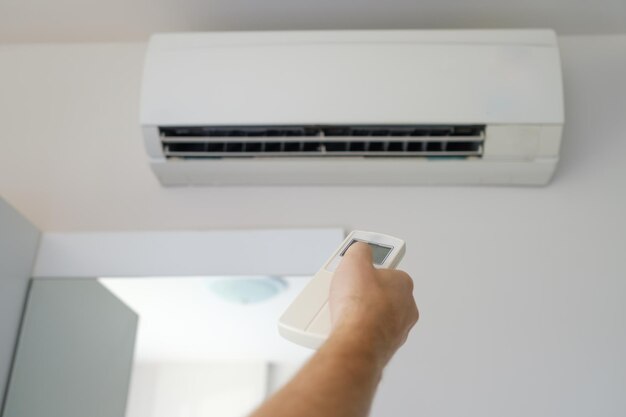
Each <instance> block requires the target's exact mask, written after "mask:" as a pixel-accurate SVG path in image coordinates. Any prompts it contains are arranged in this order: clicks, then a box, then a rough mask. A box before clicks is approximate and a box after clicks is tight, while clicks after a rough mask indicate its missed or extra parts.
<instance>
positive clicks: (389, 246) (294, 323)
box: [278, 230, 405, 349]
mask: <svg viewBox="0 0 626 417" xmlns="http://www.w3.org/2000/svg"><path fill="white" fill-rule="evenodd" d="M355 242H364V243H367V244H368V245H370V247H371V249H372V262H373V264H374V267H375V268H384V269H394V268H396V267H397V266H398V264H399V263H400V261H401V260H402V257H403V256H404V250H405V244H404V241H403V240H402V239H398V238H396V237H393V236H388V235H383V234H381V233H373V232H364V231H361V230H355V231H353V232H352V233H350V234H349V235H348V237H346V239H345V240H344V241H343V243H342V244H341V245H340V246H339V247H338V248H337V250H335V252H334V253H333V254H332V256H331V257H330V259H328V261H326V263H325V264H324V265H323V266H322V267H321V268H320V270H319V271H317V273H316V274H315V276H314V277H313V278H312V279H311V281H310V282H309V283H308V285H307V286H306V287H305V288H304V289H303V290H302V292H301V293H300V294H298V296H297V297H296V298H295V299H294V301H293V302H292V303H291V305H289V307H287V310H285V312H284V313H283V315H282V316H281V317H280V319H279V320H278V331H279V333H280V334H281V336H283V337H284V338H285V339H287V340H290V341H292V342H294V343H297V344H299V345H302V346H305V347H308V348H312V349H317V348H318V347H319V346H320V345H321V344H322V343H323V342H324V341H325V340H326V338H327V337H328V334H329V333H330V330H331V320H330V309H329V307H328V293H329V291H330V283H331V280H332V278H333V273H334V272H335V269H337V266H339V263H340V262H341V259H342V257H343V255H344V254H345V253H346V251H347V250H348V248H349V247H350V245H352V244H353V243H355Z"/></svg>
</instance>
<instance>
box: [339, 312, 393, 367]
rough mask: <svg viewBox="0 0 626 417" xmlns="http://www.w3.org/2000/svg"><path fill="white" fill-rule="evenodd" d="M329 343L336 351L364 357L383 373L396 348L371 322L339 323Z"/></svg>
mask: <svg viewBox="0 0 626 417" xmlns="http://www.w3.org/2000/svg"><path fill="white" fill-rule="evenodd" d="M328 343H329V344H330V345H331V346H334V350H335V352H337V353H338V354H340V355H341V354H344V355H346V356H349V357H351V358H355V359H362V360H364V361H366V362H367V363H369V364H370V365H371V366H373V367H374V368H375V369H376V371H377V372H379V373H382V370H383V368H384V367H385V365H387V362H389V359H391V356H392V355H393V353H394V351H395V349H393V348H392V346H390V343H389V342H388V341H387V340H385V338H384V337H382V335H381V334H380V332H379V331H377V330H376V329H375V327H374V326H373V325H371V324H368V323H365V322H362V323H347V322H344V323H339V324H338V325H337V326H336V327H335V329H334V330H333V332H332V334H331V335H330V337H329V340H328Z"/></svg>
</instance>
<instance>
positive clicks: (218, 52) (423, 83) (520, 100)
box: [141, 31, 563, 126]
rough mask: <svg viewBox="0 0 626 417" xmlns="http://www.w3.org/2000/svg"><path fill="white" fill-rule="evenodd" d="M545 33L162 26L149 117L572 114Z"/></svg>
mask: <svg viewBox="0 0 626 417" xmlns="http://www.w3.org/2000/svg"><path fill="white" fill-rule="evenodd" d="M500 32H505V33H506V31H500ZM538 32H540V33H541V34H542V35H543V38H544V41H543V42H537V41H536V40H534V41H533V42H528V43H517V44H502V43H501V42H500V41H499V35H498V32H497V31H494V33H493V35H492V37H491V39H492V41H489V40H488V39H489V38H488V37H486V36H485V37H484V38H483V40H482V41H481V42H477V43H471V42H468V41H467V40H465V39H464V36H466V35H463V33H464V32H456V36H455V35H454V33H453V34H446V32H440V34H441V35H442V36H441V37H440V39H438V37H437V36H436V32H435V34H431V36H430V38H429V39H426V40H424V39H420V38H419V37H417V38H411V37H408V38H405V39H404V40H400V39H398V36H397V34H396V33H394V32H385V31H381V32H370V33H369V34H368V36H366V37H364V38H363V40H362V39H361V38H359V36H358V34H357V35H353V36H352V37H351V38H349V39H341V38H340V37H339V38H337V36H338V35H337V33H338V32H322V33H321V34H320V33H318V32H305V33H301V34H298V36H296V37H290V36H285V35H284V34H280V33H269V34H264V35H263V36H259V34H258V33H248V34H238V36H237V37H236V42H235V41H232V40H231V41H230V42H227V41H226V40H225V39H226V38H225V37H224V34H211V33H207V34H189V35H178V36H174V37H171V36H169V35H162V36H155V37H153V39H152V40H151V43H150V47H149V50H148V55H147V61H146V71H145V73H144V80H143V82H144V85H143V93H142V94H143V96H142V103H143V106H142V116H141V117H142V123H143V124H145V125H157V126H180V125H210V124H216V125H236V124H244V125H256V124H285V125H291V124H319V123H329V124H346V123H349V124H375V123H380V124H404V123H429V124H450V123H455V124H459V123H465V124H472V123H480V124H485V123H486V124H490V123H499V124H502V123H535V124H536V123H562V120H563V111H562V103H561V100H562V98H561V97H562V92H561V75H560V65H559V55H558V49H557V48H556V44H555V43H554V42H555V41H554V37H553V36H550V35H551V33H550V32H545V31H544V32H541V31H538ZM307 33H309V35H308V37H307ZM550 39H552V41H553V42H550ZM192 41H193V42H192ZM200 80H202V81H200Z"/></svg>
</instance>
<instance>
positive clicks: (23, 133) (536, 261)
mask: <svg viewBox="0 0 626 417" xmlns="http://www.w3.org/2000/svg"><path fill="white" fill-rule="evenodd" d="M560 42H561V47H562V54H563V64H564V76H565V94H566V119H567V122H566V129H565V137H564V144H563V152H562V161H561V164H560V167H559V169H558V172H557V175H556V178H555V180H554V181H553V183H552V184H551V185H549V186H548V187H545V188H498V187H482V188H480V187H464V188H459V187H439V188H435V187H421V188H411V187H386V188H372V187H361V188H342V187H336V188H332V187H328V188H323V187H311V188H298V187H285V188H267V187H265V188H264V187H259V188H247V187H238V188H199V189H194V188H180V189H163V188H160V187H159V186H158V183H157V181H156V179H155V178H154V177H153V176H152V174H151V172H150V171H149V169H148V167H147V164H146V163H145V153H144V151H143V149H142V145H141V139H140V135H139V129H138V126H137V120H138V119H137V105H138V92H139V80H140V73H141V61H142V54H143V51H144V45H142V44H130V45H65V46H58V45H56V46H23V47H18V46H11V47H4V48H1V49H0V68H2V74H3V75H2V77H0V91H2V92H3V93H2V94H1V95H0V118H1V119H2V120H1V122H2V126H3V130H2V139H1V140H2V143H3V146H4V148H3V152H1V153H0V192H2V193H3V194H4V195H6V197H7V198H8V199H9V201H11V202H12V203H14V204H15V205H16V206H17V207H18V208H19V209H20V210H21V211H23V212H24V213H25V214H27V215H28V216H29V217H30V218H32V219H33V220H34V221H35V222H36V223H37V225H39V226H40V227H42V228H43V229H45V230H48V231H51V230H52V231H78V230H137V229H143V230H160V229H215V228H246V227H253V228H258V227H303V226H304V227H329V226H341V227H343V228H345V229H352V228H363V229H372V230H380V231H383V232H387V233H390V234H395V235H398V236H401V237H404V238H405V239H406V240H407V242H408V252H407V256H406V259H405V261H404V263H403V264H402V266H403V268H405V269H406V270H407V271H408V272H410V273H411V274H412V275H413V277H414V278H415V282H416V290H415V295H416V298H417V301H418V303H419V305H420V307H421V312H422V318H421V320H420V323H419V325H418V326H417V327H416V329H415V331H414V332H413V335H412V336H411V338H410V339H409V341H408V343H407V345H406V346H405V348H404V349H403V350H402V351H401V352H400V353H399V354H398V356H397V358H396V359H395V360H394V361H393V362H392V364H391V365H390V367H389V369H388V370H387V372H386V374H385V376H384V378H383V381H382V383H381V390H380V393H379V396H378V398H377V400H376V402H375V404H374V409H373V415H374V416H388V415H394V416H398V417H402V416H414V415H429V416H450V415H475V416H479V415H481V416H482V415H507V416H517V415H519V416H522V415H524V416H527V415H536V416H555V415H562V416H566V415H567V416H588V415H603V416H621V415H624V414H626V397H624V396H623V392H622V391H623V387H624V384H625V381H626V360H625V359H624V355H623V352H625V351H626V304H625V303H624V301H623V300H624V299H626V281H625V280H624V277H625V276H626V264H625V263H624V260H623V258H624V253H626V222H625V221H624V213H625V212H626V193H625V192H624V190H625V189H626V164H624V155H626V141H625V140H624V132H625V131H626V118H624V114H626V83H624V82H623V74H624V73H626V36H613V37H565V38H561V39H560ZM9 139H10V140H9Z"/></svg>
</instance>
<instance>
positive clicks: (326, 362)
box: [251, 329, 387, 417]
mask: <svg viewBox="0 0 626 417" xmlns="http://www.w3.org/2000/svg"><path fill="white" fill-rule="evenodd" d="M386 360H387V358H386V355H384V353H383V352H381V351H380V349H379V348H378V346H377V342H376V341H375V340H373V339H372V338H371V337H370V336H368V335H367V334H366V332H365V331H357V330H354V329H337V331H335V332H334V333H333V335H332V336H331V337H330V338H329V339H328V341H327V342H326V343H325V344H324V345H323V346H322V347H321V348H320V350H319V351H318V352H317V353H316V354H315V355H314V356H313V357H312V358H311V360H310V361H309V362H308V363H307V364H306V365H305V366H304V367H303V368H302V369H301V370H300V372H299V373H298V374H297V375H296V376H295V378H294V379H293V380H292V381H290V382H289V383H288V384H287V385H286V386H285V387H284V388H283V389H281V390H280V391H279V392H277V393H276V394H275V395H274V396H273V397H272V398H270V399H269V400H268V401H267V402H266V403H265V404H263V406H261V408H259V409H258V410H257V411H256V412H255V413H254V414H253V415H252V416H251V417H291V416H297V417H313V416H316V417H317V416H323V417H365V416H367V414H368V411H369V407H370V405H371V402H372V398H373V396H374V392H375V390H376V386H377V385H378V381H379V380H380V377H381V374H382V369H383V367H384V365H385V363H386Z"/></svg>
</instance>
